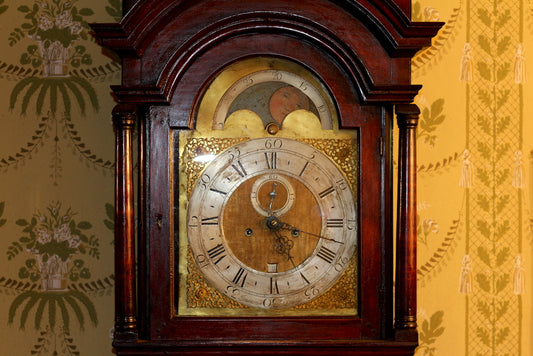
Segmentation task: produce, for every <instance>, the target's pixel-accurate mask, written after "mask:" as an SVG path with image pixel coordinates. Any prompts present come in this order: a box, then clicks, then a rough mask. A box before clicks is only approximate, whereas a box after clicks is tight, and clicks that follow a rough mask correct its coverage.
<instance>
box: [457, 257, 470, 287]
mask: <svg viewBox="0 0 533 356" xmlns="http://www.w3.org/2000/svg"><path fill="white" fill-rule="evenodd" d="M470 263H472V260H471V259H470V255H464V257H463V262H462V267H461V275H460V276H459V293H461V294H470V293H471V292H472V268H471V267H470Z"/></svg>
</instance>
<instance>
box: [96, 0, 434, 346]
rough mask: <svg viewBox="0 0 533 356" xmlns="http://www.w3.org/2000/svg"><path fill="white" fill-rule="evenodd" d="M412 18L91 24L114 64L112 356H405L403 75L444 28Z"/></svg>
mask: <svg viewBox="0 0 533 356" xmlns="http://www.w3.org/2000/svg"><path fill="white" fill-rule="evenodd" d="M410 8H411V5H410V1H409V0H397V1H392V0H373V1H366V0H300V1H286V0H285V1H283V0H269V1H248V0H233V1H227V0H157V1H137V2H133V1H128V2H126V1H125V2H124V14H125V15H124V17H123V19H122V21H121V22H120V23H118V24H94V25H93V29H94V30H95V32H96V34H97V36H98V37H99V39H100V40H101V42H102V44H103V45H104V46H106V47H108V48H110V49H112V50H114V51H115V52H116V53H117V54H118V55H119V56H120V57H121V58H122V61H123V62H122V64H123V69H122V84H121V85H119V86H114V87H113V88H112V89H113V92H114V94H115V96H116V98H117V100H118V104H117V106H116V107H115V109H114V111H113V123H114V127H115V131H116V190H115V229H116V230H115V271H116V319H115V337H114V344H113V345H114V348H115V350H116V353H117V354H119V355H151V354H153V355H162V354H165V355H189V354H191V355H192V354H194V355H228V354H231V355H267V354H276V353H283V354H291V355H303V354H307V355H311V354H312V355H344V354H346V355H412V354H413V352H414V348H415V347H416V346H417V337H418V335H417V331H416V149H415V143H416V142H415V141H416V137H415V132H416V126H417V121H418V115H419V110H418V108H417V107H416V106H414V105H412V104H410V103H411V102H412V101H413V98H414V96H415V95H416V94H417V92H418V90H419V89H420V86H417V85H412V84H411V77H410V59H411V57H412V56H413V55H414V54H415V53H416V52H417V51H418V50H420V49H421V48H422V47H423V46H428V45H430V43H431V42H430V41H431V37H432V36H434V35H435V34H436V32H437V31H438V30H439V28H440V26H441V24H439V23H420V22H411V21H410V20H409V13H410ZM394 116H396V119H397V122H398V127H399V143H398V144H399V149H398V151H399V153H398V158H397V162H398V186H397V187H393V181H392V169H393V164H392V162H393V158H392V139H391V132H392V127H393V122H394V120H393V119H394ZM136 130H138V135H137V139H136V140H133V132H134V131H136ZM134 145H135V147H134ZM133 152H136V154H138V158H137V157H135V158H134V157H133V155H134V153H133ZM137 160H138V184H134V174H136V173H134V172H135V167H134V163H133V162H134V161H137ZM393 189H397V196H398V199H397V201H398V203H397V207H396V208H397V226H396V243H395V249H393V245H394V244H393V236H394V234H393V230H394V228H393V222H392V221H393V219H392V216H393V208H394V207H393V199H392V197H393ZM136 217H137V218H138V219H136ZM136 221H138V224H137V223H136ZM393 257H395V259H394V258H393ZM394 260H395V261H396V264H395V265H393V261H394ZM394 273H395V277H394V278H393V274H394ZM393 280H394V281H395V282H394V283H393Z"/></svg>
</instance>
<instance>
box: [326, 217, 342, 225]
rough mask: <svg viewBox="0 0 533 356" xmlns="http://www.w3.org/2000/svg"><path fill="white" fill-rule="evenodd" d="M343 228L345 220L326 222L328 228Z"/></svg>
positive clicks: (329, 220)
mask: <svg viewBox="0 0 533 356" xmlns="http://www.w3.org/2000/svg"><path fill="white" fill-rule="evenodd" d="M343 226H344V220H343V219H328V220H327V222H326V227H343Z"/></svg>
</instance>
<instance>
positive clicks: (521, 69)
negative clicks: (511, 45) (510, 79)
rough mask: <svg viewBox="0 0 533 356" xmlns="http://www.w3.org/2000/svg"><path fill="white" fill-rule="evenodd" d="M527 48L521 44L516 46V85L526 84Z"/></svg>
mask: <svg viewBox="0 0 533 356" xmlns="http://www.w3.org/2000/svg"><path fill="white" fill-rule="evenodd" d="M524 52H525V48H524V46H523V45H522V44H521V43H519V44H518V45H517V46H516V54H515V57H514V58H515V62H514V81H515V83H516V84H522V83H525V82H526V56H525V55H524Z"/></svg>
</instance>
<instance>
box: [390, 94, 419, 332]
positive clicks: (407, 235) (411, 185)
mask: <svg viewBox="0 0 533 356" xmlns="http://www.w3.org/2000/svg"><path fill="white" fill-rule="evenodd" d="M419 115H420V109H419V108H418V106H416V105H414V104H404V105H397V106H396V116H397V119H398V128H399V138H398V139H399V153H398V160H399V162H398V212H397V213H398V215H397V216H398V218H397V231H396V300H395V305H396V307H395V309H396V313H395V322H394V329H395V337H396V340H402V341H416V340H418V335H417V332H416V127H417V125H418V116H419Z"/></svg>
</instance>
